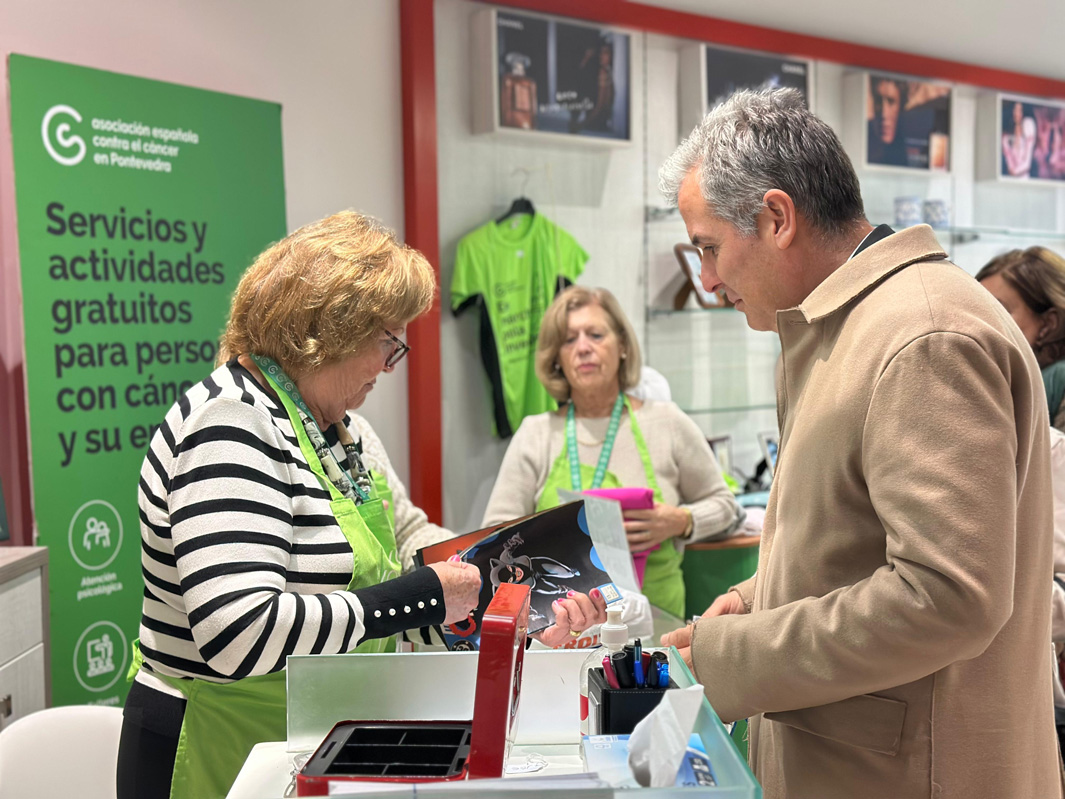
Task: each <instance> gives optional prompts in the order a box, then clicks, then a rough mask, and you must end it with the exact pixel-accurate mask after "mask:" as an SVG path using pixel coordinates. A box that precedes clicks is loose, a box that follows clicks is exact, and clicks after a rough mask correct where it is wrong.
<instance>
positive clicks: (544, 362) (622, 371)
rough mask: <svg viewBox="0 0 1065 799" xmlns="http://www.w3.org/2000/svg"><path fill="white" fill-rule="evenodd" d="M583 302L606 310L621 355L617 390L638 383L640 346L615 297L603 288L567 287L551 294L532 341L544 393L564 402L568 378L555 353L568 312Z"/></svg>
mask: <svg viewBox="0 0 1065 799" xmlns="http://www.w3.org/2000/svg"><path fill="white" fill-rule="evenodd" d="M587 305H598V306H599V307H600V308H602V309H603V310H604V311H606V315H607V319H608V320H610V327H611V329H613V331H614V334H615V335H616V336H617V337H618V344H619V346H620V349H621V352H622V353H623V354H624V355H625V357H624V358H623V359H622V361H621V365H620V366H619V367H618V390H619V391H625V390H627V389H629V388H632V387H633V386H635V385H636V384H637V383H639V382H640V345H639V343H638V342H637V341H636V331H635V330H633V329H632V324H631V323H630V322H629V320H628V317H626V316H625V312H624V311H623V310H621V304H620V303H619V302H618V301H617V298H616V297H615V296H614V295H613V294H611V293H610V292H609V291H607V290H606V289H590V288H585V287H584V286H570V287H569V288H568V289H566V290H565V291H563V292H562V293H561V294H559V295H558V296H557V297H555V301H554V302H553V303H551V306H550V307H549V308H548V309H547V312H546V313H544V318H543V321H542V322H541V323H540V337H539V339H538V340H537V342H536V376H537V377H538V378H540V382H541V383H543V385H544V388H546V389H547V393H548V394H550V395H551V396H552V397H554V398H555V400H556V401H558V402H559V403H562V402H566V401H568V400H569V397H570V386H569V381H568V380H567V379H566V375H565V374H564V373H563V371H562V367H561V365H560V364H559V361H558V353H559V351H560V350H561V349H562V345H563V344H564V343H565V341H566V332H567V329H568V320H569V314H570V311H576V310H577V309H578V308H584V307H585V306H587Z"/></svg>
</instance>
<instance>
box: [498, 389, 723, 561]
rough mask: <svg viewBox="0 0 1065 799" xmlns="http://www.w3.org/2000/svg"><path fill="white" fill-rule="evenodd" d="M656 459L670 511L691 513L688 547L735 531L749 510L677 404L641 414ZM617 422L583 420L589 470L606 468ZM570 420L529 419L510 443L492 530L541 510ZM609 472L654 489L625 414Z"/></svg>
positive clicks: (581, 445) (580, 431)
mask: <svg viewBox="0 0 1065 799" xmlns="http://www.w3.org/2000/svg"><path fill="white" fill-rule="evenodd" d="M636 420H637V422H638V423H639V425H640V431H641V432H642V433H643V437H644V440H645V441H646V442H647V447H648V449H649V450H650V453H651V464H652V465H653V467H654V471H655V479H657V481H658V486H659V488H660V489H661V490H662V499H663V500H664V501H665V503H666V504H668V505H679V506H681V507H686V508H689V509H690V510H691V513H692V519H693V521H694V526H693V529H692V535H691V537H690V538H688V539H686V541H687V542H688V543H691V542H692V541H697V540H700V539H704V538H708V537H710V536H714V535H718V534H722V533H725V532H728V531H731V530H733V529H734V528H735V527H737V526H738V525H739V523H740V522H741V521H742V519H743V511H742V510H741V508H740V507H739V506H738V505H737V504H736V500H735V499H733V497H732V493H731V492H730V491H729V490H728V487H727V486H726V485H725V481H724V480H723V479H722V477H721V467H719V466H718V464H717V461H716V460H715V459H714V455H713V453H712V452H711V451H710V446H709V445H708V444H707V443H706V437H705V436H704V435H703V433H702V431H701V430H700V429H699V428H698V426H697V425H696V424H695V422H693V421H692V420H691V419H689V418H688V417H687V416H685V415H684V412H683V411H682V410H681V409H680V408H678V407H677V406H676V405H675V404H674V403H672V402H656V401H651V400H648V401H646V402H644V404H643V406H642V407H641V408H640V409H639V410H637V411H636ZM609 421H610V419H609V417H603V418H601V419H577V445H578V446H577V450H578V453H579V454H580V459H581V463H582V464H587V465H589V466H595V464H597V463H598V462H599V453H600V451H601V450H602V445H603V439H605V438H606V428H607V425H608V423H609ZM565 434H566V417H565V415H563V414H559V413H554V412H552V413H541V414H539V415H537V416H528V417H526V418H525V420H524V421H523V422H522V423H521V426H520V427H519V428H518V430H517V432H516V433H515V434H514V438H513V439H512V440H511V442H510V447H509V448H508V449H507V454H506V455H505V456H504V458H503V463H502V465H501V466H500V468H499V476H498V477H497V478H496V484H495V487H494V488H493V489H492V496H491V498H490V499H489V500H488V508H487V510H485V514H484V524H485V526H487V525H491V524H497V523H499V522H504V521H508V520H510V519H516V518H519V517H521V516H527V515H528V514H530V513H532V512H533V511H534V510H535V508H536V503H537V502H539V500H540V495H541V494H542V493H543V488H544V483H545V482H546V480H547V475H548V473H549V472H550V471H551V467H552V465H553V464H554V462H555V459H556V458H557V457H558V456H559V453H560V452H562V447H563V443H564V441H565ZM609 470H610V471H611V472H613V473H614V474H615V475H617V478H618V479H619V480H620V481H621V484H622V485H624V486H646V485H647V476H646V474H645V472H644V468H643V462H642V461H641V460H640V454H639V452H637V450H636V440H635V439H634V438H633V435H632V427H631V425H630V423H629V415H628V414H627V413H626V414H622V417H621V424H620V426H619V427H618V434H617V438H616V440H615V442H614V450H613V452H612V453H611V455H610V466H609Z"/></svg>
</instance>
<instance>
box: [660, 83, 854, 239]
mask: <svg viewBox="0 0 1065 799" xmlns="http://www.w3.org/2000/svg"><path fill="white" fill-rule="evenodd" d="M693 169H699V170H700V172H699V186H700V188H701V189H702V195H703V199H705V200H706V202H707V203H708V204H709V206H710V208H711V209H712V211H713V213H714V215H715V216H718V217H720V218H721V219H723V220H725V221H726V222H729V223H730V224H732V225H733V226H734V227H735V228H736V229H737V231H739V233H740V234H741V235H744V236H751V235H753V234H754V232H755V229H756V228H755V220H756V219H757V217H758V214H759V212H760V211H761V210H762V207H763V203H762V198H763V197H764V196H765V193H766V192H767V191H769V190H770V189H780V190H781V191H784V192H786V193H787V194H788V196H789V197H791V199H792V201H793V202H794V203H795V208H796V210H798V211H799V213H801V214H802V215H803V216H804V217H805V218H806V219H807V221H809V222H810V223H811V224H812V225H813V226H814V227H815V228H816V229H817V230H819V231H820V232H821V233H822V234H824V235H826V236H829V237H835V236H837V235H839V234H842V233H845V232H846V231H848V230H849V229H850V228H851V227H852V226H853V225H854V223H855V222H858V221H861V220H863V219H864V218H865V209H864V207H863V206H862V195H861V190H860V188H859V186H858V176H857V175H856V174H855V172H854V167H853V166H852V165H851V162H850V159H849V158H848V157H847V154H846V152H844V150H843V145H842V144H840V141H839V139H838V138H837V136H836V134H835V133H834V132H833V131H832V128H830V127H829V126H828V125H826V124H825V123H824V122H823V121H822V120H821V119H819V118H818V117H817V116H815V115H814V114H813V113H812V112H811V111H809V110H808V109H807V108H806V104H805V101H804V100H803V96H802V95H801V94H800V93H799V92H798V91H796V90H795V89H771V90H764V91H739V92H736V93H735V94H733V95H732V96H731V97H729V98H728V99H727V100H726V101H725V102H723V103H722V104H721V105H719V106H717V107H716V108H714V109H713V110H712V111H711V112H710V113H709V114H707V115H706V117H705V118H704V119H703V121H702V122H700V123H699V124H698V125H697V126H696V127H695V130H693V131H692V132H691V134H690V135H689V136H688V138H686V139H685V140H684V141H683V142H681V144H680V146H679V147H678V148H677V149H676V151H675V152H674V153H673V155H671V156H670V157H669V158H668V159H667V160H666V162H665V163H664V164H663V165H662V168H661V169H660V170H659V171H658V181H659V182H658V185H659V189H660V190H661V191H662V194H664V195H665V197H666V199H667V200H669V201H670V202H671V203H673V204H674V205H675V204H676V203H677V195H678V194H679V193H680V186H681V183H683V182H684V179H685V178H686V177H687V176H688V174H689V173H690V172H691V171H692V170H693Z"/></svg>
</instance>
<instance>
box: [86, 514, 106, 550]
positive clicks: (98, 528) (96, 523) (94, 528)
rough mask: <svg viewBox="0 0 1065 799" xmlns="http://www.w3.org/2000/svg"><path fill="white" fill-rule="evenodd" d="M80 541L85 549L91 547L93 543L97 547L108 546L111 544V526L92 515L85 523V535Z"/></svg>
mask: <svg viewBox="0 0 1065 799" xmlns="http://www.w3.org/2000/svg"><path fill="white" fill-rule="evenodd" d="M82 541H83V545H84V547H85V548H86V549H92V546H93V544H94V543H95V544H96V546H98V547H99V546H105V547H109V546H111V528H110V527H108V526H107V522H102V521H100V520H99V519H97V518H96V517H95V516H92V517H90V518H89V521H88V523H87V524H86V525H85V537H84V539H82Z"/></svg>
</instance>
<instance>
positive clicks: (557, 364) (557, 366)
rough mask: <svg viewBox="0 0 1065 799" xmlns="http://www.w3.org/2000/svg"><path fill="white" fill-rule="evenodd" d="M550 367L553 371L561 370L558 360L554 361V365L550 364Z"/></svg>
mask: <svg viewBox="0 0 1065 799" xmlns="http://www.w3.org/2000/svg"><path fill="white" fill-rule="evenodd" d="M551 369H552V371H555V372H561V371H562V365H561V364H560V363H559V362H558V361H555V365H554V366H552V367H551Z"/></svg>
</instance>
